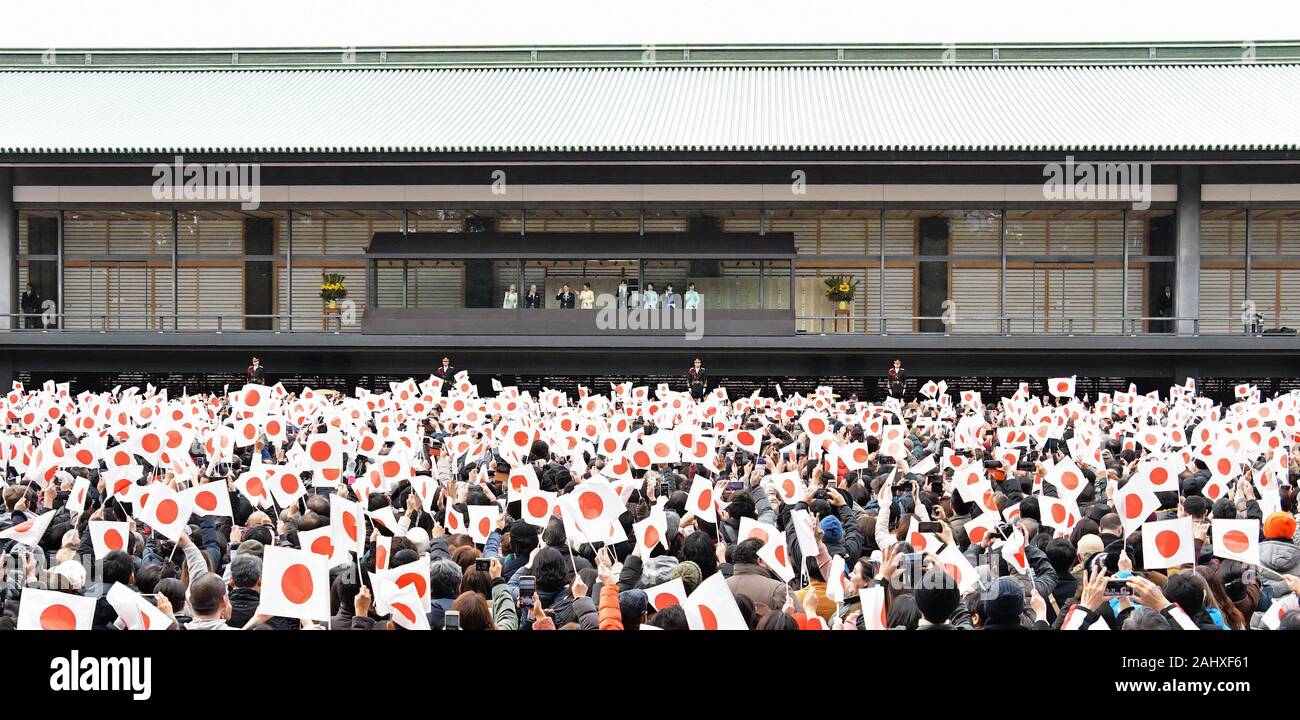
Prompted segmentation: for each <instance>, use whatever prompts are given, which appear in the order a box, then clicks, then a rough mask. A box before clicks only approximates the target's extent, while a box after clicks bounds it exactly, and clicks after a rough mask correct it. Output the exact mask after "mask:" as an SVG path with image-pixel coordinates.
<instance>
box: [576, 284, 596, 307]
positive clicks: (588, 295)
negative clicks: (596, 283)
mask: <svg viewBox="0 0 1300 720" xmlns="http://www.w3.org/2000/svg"><path fill="white" fill-rule="evenodd" d="M578 307H580V308H582V309H583V310H591V309H593V308H595V307H596V293H595V291H593V290H592V289H591V283H583V284H582V292H580V293H578Z"/></svg>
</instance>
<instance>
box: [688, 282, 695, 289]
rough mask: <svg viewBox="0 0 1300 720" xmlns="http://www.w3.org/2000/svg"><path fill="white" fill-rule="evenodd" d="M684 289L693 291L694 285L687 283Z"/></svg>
mask: <svg viewBox="0 0 1300 720" xmlns="http://www.w3.org/2000/svg"><path fill="white" fill-rule="evenodd" d="M686 289H687V290H694V289H695V283H687V284H686Z"/></svg>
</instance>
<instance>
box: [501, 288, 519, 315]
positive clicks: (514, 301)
mask: <svg viewBox="0 0 1300 720" xmlns="http://www.w3.org/2000/svg"><path fill="white" fill-rule="evenodd" d="M518 307H519V291H518V290H516V289H515V286H514V285H511V286H510V289H509V290H506V297H505V299H504V300H502V301H501V309H502V310H514V309H516V308H518Z"/></svg>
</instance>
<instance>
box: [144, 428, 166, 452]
mask: <svg viewBox="0 0 1300 720" xmlns="http://www.w3.org/2000/svg"><path fill="white" fill-rule="evenodd" d="M140 447H141V448H142V449H144V451H145V452H147V453H156V452H158V448H160V447H162V438H160V437H158V435H157V434H156V433H145V435H144V437H142V438H140Z"/></svg>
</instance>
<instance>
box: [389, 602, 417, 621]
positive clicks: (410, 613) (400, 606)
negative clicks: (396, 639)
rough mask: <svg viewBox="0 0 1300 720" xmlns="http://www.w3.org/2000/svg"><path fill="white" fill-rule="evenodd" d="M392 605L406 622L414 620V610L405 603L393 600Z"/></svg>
mask: <svg viewBox="0 0 1300 720" xmlns="http://www.w3.org/2000/svg"><path fill="white" fill-rule="evenodd" d="M392 606H393V609H394V610H397V612H399V613H401V614H402V617H404V618H406V621H407V622H409V623H413V622H415V611H414V610H412V609H411V608H409V607H407V606H406V603H403V602H395V603H392Z"/></svg>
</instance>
